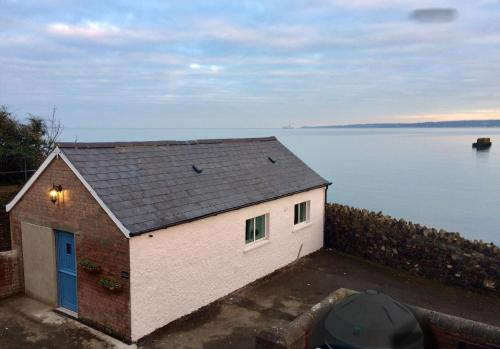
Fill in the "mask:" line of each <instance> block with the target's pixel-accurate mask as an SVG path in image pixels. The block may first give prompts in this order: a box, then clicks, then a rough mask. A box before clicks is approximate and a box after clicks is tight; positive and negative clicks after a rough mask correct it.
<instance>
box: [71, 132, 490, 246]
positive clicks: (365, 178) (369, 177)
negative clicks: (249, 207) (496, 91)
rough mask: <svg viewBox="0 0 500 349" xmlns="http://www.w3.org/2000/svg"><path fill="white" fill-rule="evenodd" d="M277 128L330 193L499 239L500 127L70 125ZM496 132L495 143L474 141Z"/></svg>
mask: <svg viewBox="0 0 500 349" xmlns="http://www.w3.org/2000/svg"><path fill="white" fill-rule="evenodd" d="M257 136H258V137H261V136H276V137H278V139H279V140H280V141H281V142H283V143H284V144H285V145H286V146H288V147H289V148H290V149H291V150H292V151H294V152H295V153H296V154H297V155H298V156H299V157H301V158H302V159H303V160H304V161H305V162H306V163H307V164H308V165H310V166H311V167H312V168H314V169H315V170H316V171H317V172H319V173H320V174H321V175H322V176H324V177H325V178H327V179H329V180H330V181H332V182H333V186H332V187H331V188H330V189H329V191H328V199H329V200H330V201H335V202H339V203H344V204H348V205H352V206H357V207H363V208H368V209H371V210H375V211H382V212H384V213H387V214H390V215H392V216H395V217H403V218H406V219H409V220H411V221H413V222H418V223H421V224H426V225H429V226H432V227H436V228H443V229H446V230H449V231H458V232H461V233H462V235H464V236H466V237H468V238H470V239H482V240H484V241H488V242H489V241H493V242H495V243H496V244H500V129H479V128H476V129H365V130H356V129H293V130H283V129H154V130H151V129H134V130H131V129H122V130H109V129H99V130H95V129H66V130H65V131H64V135H63V139H64V140H65V141H73V140H75V137H77V138H78V141H117V140H160V139H175V140H183V139H200V138H224V137H257ZM478 137H491V138H492V141H493V146H492V147H491V149H490V150H489V151H486V152H476V150H474V149H472V148H471V143H472V142H473V141H474V140H475V139H476V138H478Z"/></svg>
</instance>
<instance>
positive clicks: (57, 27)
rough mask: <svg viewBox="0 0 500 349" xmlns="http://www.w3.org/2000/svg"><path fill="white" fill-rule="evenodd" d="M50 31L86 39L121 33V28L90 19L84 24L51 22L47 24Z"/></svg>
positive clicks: (103, 37) (113, 35) (104, 37)
mask: <svg viewBox="0 0 500 349" xmlns="http://www.w3.org/2000/svg"><path fill="white" fill-rule="evenodd" d="M47 31H48V32H49V33H52V34H55V35H60V36H65V37H70V38H85V39H107V38H111V37H116V36H118V35H120V34H121V30H120V29H119V28H118V27H116V26H114V25H111V24H109V23H105V22H92V21H88V22H86V23H84V24H77V25H74V24H66V23H51V24H49V25H48V26H47Z"/></svg>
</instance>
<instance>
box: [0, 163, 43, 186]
mask: <svg viewBox="0 0 500 349" xmlns="http://www.w3.org/2000/svg"><path fill="white" fill-rule="evenodd" d="M34 172H36V170H33V169H29V168H28V167H27V166H26V164H25V166H24V169H22V170H14V171H0V184H10V183H26V182H27V181H28V179H29V178H30V177H31V176H32V175H33V173H34Z"/></svg>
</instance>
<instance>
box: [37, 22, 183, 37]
mask: <svg viewBox="0 0 500 349" xmlns="http://www.w3.org/2000/svg"><path fill="white" fill-rule="evenodd" d="M46 32H47V33H49V34H51V35H54V36H58V37H63V38H69V39H81V40H88V41H97V42H123V41H127V40H137V41H158V42H160V41H171V40H174V39H177V38H179V37H181V36H182V35H183V34H182V33H172V32H166V31H154V30H144V29H135V28H134V29H131V28H128V29H125V28H121V27H118V26H116V25H113V24H111V23H107V22H98V21H86V22H84V23H81V24H68V23H62V22H55V23H50V24H48V25H47V26H46Z"/></svg>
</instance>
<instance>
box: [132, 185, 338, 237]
mask: <svg viewBox="0 0 500 349" xmlns="http://www.w3.org/2000/svg"><path fill="white" fill-rule="evenodd" d="M331 184H332V183H331V182H326V183H323V184H320V185H316V186H314V187H310V188H307V189H301V190H297V191H294V192H291V193H287V194H283V195H279V196H275V197H273V198H270V199H264V200H260V201H253V202H251V203H248V204H245V205H240V206H236V207H231V208H227V209H225V210H221V211H216V212H212V213H208V214H205V215H202V216H197V217H193V218H188V219H184V220H182V221H177V222H175V223H170V224H166V225H162V226H159V227H155V228H151V229H146V230H141V231H138V232H130V233H129V236H130V237H134V236H139V235H142V234H146V233H150V232H153V231H157V230H161V229H166V228H170V227H173V226H176V225H181V224H185V223H190V222H193V221H197V220H200V219H204V218H208V217H212V216H217V215H219V214H222V213H227V212H231V211H236V210H239V209H242V208H245V207H249V206H254V205H258V204H262V203H264V202H269V201H273V200H277V199H281V198H284V197H287V196H292V195H295V194H299V193H304V192H306V191H309V190H314V189H319V188H323V187H326V188H328V186H329V185H331ZM325 200H326V195H325Z"/></svg>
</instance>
